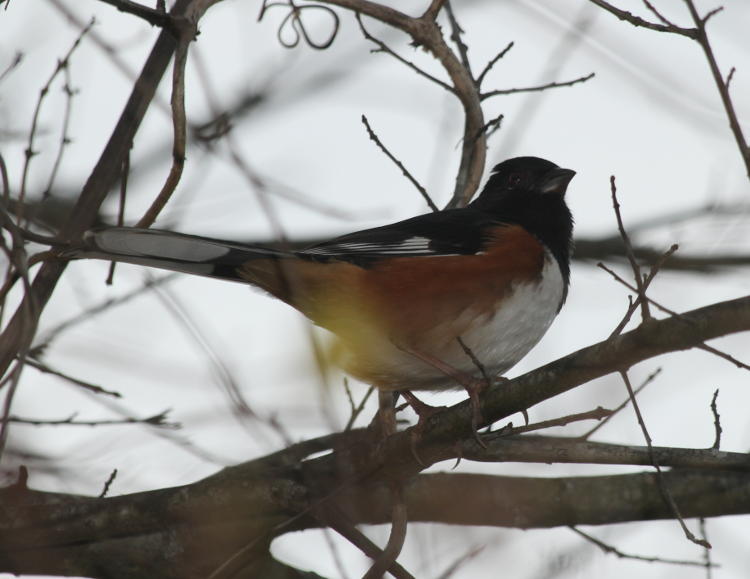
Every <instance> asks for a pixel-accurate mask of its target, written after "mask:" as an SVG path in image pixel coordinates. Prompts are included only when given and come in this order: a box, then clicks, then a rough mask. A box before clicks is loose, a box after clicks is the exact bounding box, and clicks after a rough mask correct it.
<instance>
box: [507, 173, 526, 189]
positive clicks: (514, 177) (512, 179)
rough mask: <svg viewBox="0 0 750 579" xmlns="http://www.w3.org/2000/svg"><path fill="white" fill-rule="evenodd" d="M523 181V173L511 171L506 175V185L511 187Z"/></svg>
mask: <svg viewBox="0 0 750 579" xmlns="http://www.w3.org/2000/svg"><path fill="white" fill-rule="evenodd" d="M521 181H523V175H522V174H521V173H511V174H510V176H509V177H508V185H510V186H511V187H517V186H518V185H520V184H521Z"/></svg>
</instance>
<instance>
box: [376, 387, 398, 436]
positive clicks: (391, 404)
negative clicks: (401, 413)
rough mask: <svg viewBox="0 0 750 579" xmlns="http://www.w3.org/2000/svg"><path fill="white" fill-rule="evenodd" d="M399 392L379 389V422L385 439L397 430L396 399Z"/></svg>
mask: <svg viewBox="0 0 750 579" xmlns="http://www.w3.org/2000/svg"><path fill="white" fill-rule="evenodd" d="M397 397H398V392H390V391H387V390H378V424H379V426H380V434H381V437H382V438H383V439H386V438H388V437H389V436H390V435H391V434H393V433H395V432H396V408H395V407H396V399H397Z"/></svg>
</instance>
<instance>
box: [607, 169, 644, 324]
mask: <svg viewBox="0 0 750 579" xmlns="http://www.w3.org/2000/svg"><path fill="white" fill-rule="evenodd" d="M609 185H610V190H611V192H612V207H613V208H614V210H615V217H616V218H617V229H618V231H619V232H620V236H621V237H622V242H623V244H624V245H625V255H626V256H627V258H628V262H629V263H630V268H631V269H632V270H633V278H634V279H635V285H636V288H637V292H638V300H637V301H638V302H639V303H640V306H641V321H643V322H647V321H649V320H650V319H651V311H650V310H649V307H648V300H647V299H646V288H645V285H644V280H643V277H642V276H641V266H640V265H638V261H637V260H636V258H635V254H634V253H633V246H632V245H631V244H630V237H628V232H627V231H625V225H623V222H622V215H621V214H620V202H619V201H618V200H617V185H616V184H615V176H614V175H612V176H610V178H609Z"/></svg>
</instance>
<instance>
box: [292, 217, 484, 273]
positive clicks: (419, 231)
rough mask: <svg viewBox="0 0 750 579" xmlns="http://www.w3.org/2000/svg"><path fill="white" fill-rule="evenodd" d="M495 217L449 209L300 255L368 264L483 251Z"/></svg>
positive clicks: (315, 247) (321, 245) (347, 237)
mask: <svg viewBox="0 0 750 579" xmlns="http://www.w3.org/2000/svg"><path fill="white" fill-rule="evenodd" d="M493 225H498V222H497V220H496V219H494V218H493V217H492V216H490V215H488V214H487V213H485V212H483V211H478V210H476V209H471V208H464V209H449V210H446V211H438V212H435V213H428V214H425V215H419V216H418V217H412V218H411V219H406V220H404V221H399V222H397V223H392V224H390V225H384V226H382V227H375V228H373V229H365V230H362V231H357V232H355V233H349V234H347V235H342V236H341V237H336V238H334V239H331V240H329V241H325V242H323V243H319V244H317V245H313V246H311V247H308V248H306V249H304V250H302V251H300V252H298V254H297V255H299V256H300V257H306V258H308V259H314V260H316V261H328V260H339V261H348V262H351V263H354V264H356V265H359V266H361V267H368V266H370V265H372V264H373V263H374V262H375V261H377V260H379V259H382V258H384V257H434V256H440V255H471V254H474V253H478V252H480V251H481V250H482V248H483V246H484V243H485V242H486V241H487V240H486V232H487V230H488V227H490V226H493Z"/></svg>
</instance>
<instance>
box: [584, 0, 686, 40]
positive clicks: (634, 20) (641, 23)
mask: <svg viewBox="0 0 750 579" xmlns="http://www.w3.org/2000/svg"><path fill="white" fill-rule="evenodd" d="M590 2H591V3H592V4H596V5H597V6H599V8H603V9H604V10H606V11H607V12H609V13H610V14H614V15H615V16H616V17H617V18H619V19H620V20H624V21H625V22H629V23H630V24H632V25H633V26H638V27H641V28H648V29H649V30H656V31H657V32H669V33H671V34H679V35H680V36H686V37H688V38H693V39H695V38H696V36H697V31H696V30H695V29H694V28H681V27H679V26H673V25H669V24H656V23H654V22H649V21H648V20H644V19H643V18H641V17H639V16H636V15H635V14H632V13H630V12H628V11H626V10H620V9H619V8H616V7H615V6H612V4H610V3H609V2H605V1H604V0H590Z"/></svg>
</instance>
